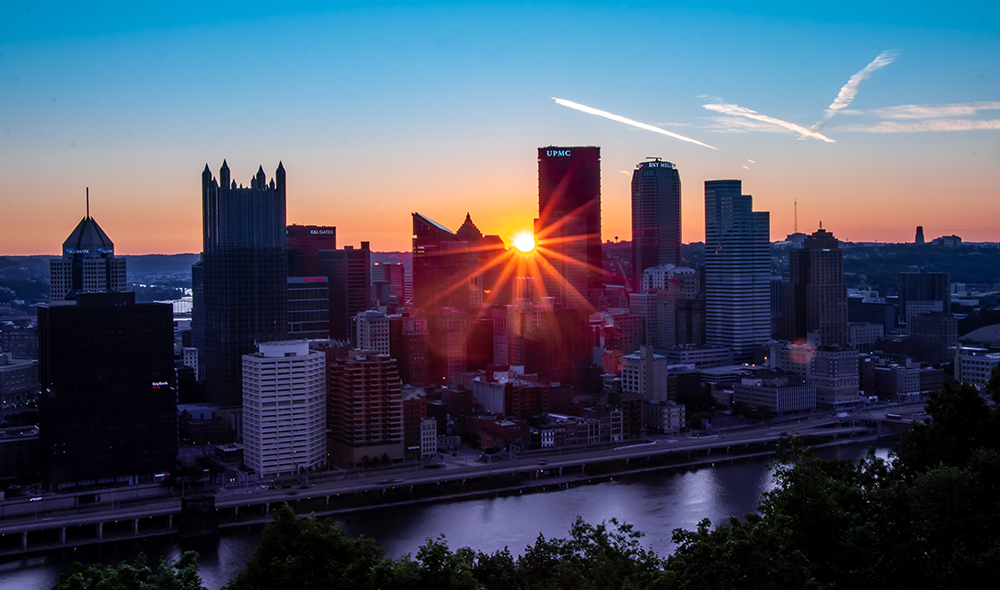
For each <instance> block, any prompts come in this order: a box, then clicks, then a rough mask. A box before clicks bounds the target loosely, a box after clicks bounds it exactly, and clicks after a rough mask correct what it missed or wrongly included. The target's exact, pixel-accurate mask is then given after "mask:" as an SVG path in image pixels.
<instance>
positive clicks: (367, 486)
mask: <svg viewBox="0 0 1000 590" xmlns="http://www.w3.org/2000/svg"><path fill="white" fill-rule="evenodd" d="M922 411H923V404H922V403H919V404H907V405H896V406H879V407H877V408H869V409H867V410H862V411H856V412H854V413H850V414H848V416H849V417H852V418H854V419H855V421H856V422H858V423H859V425H860V422H861V420H862V418H864V419H868V420H878V419H882V420H884V419H885V414H886V413H895V414H900V415H902V416H904V419H905V420H909V419H913V418H917V419H919V418H920V416H917V414H919V413H920V412H922ZM842 423H843V420H842V419H841V418H840V417H838V416H836V415H834V414H831V413H826V414H819V413H814V414H809V415H803V416H791V417H783V418H778V419H776V420H775V421H773V422H770V423H766V424H758V425H753V426H750V427H738V428H731V429H727V430H720V431H718V432H717V433H716V434H712V435H708V436H700V437H695V436H690V435H688V434H679V435H674V436H673V437H671V436H667V435H658V436H652V437H646V438H645V439H643V440H630V441H625V442H623V443H620V444H617V445H612V444H611V443H605V444H604V445H602V446H601V447H586V448H577V449H570V450H567V449H563V450H551V451H544V452H540V451H534V452H531V453H528V454H525V455H520V456H518V458H517V459H509V460H503V461H495V462H493V463H490V464H486V463H483V462H481V461H480V460H478V458H479V452H478V451H474V450H472V449H468V448H465V449H463V450H462V451H459V452H458V453H457V456H454V457H452V456H447V457H446V458H445V460H444V461H443V465H441V463H442V462H440V461H435V462H433V463H432V464H436V465H441V466H440V467H437V468H428V467H426V466H421V465H420V464H414V463H409V464H404V465H397V466H392V467H387V468H379V469H375V470H369V471H366V472H344V471H329V472H320V473H314V474H311V476H310V484H309V485H308V486H301V485H298V484H290V483H287V482H286V483H284V486H285V487H279V488H278V489H272V488H271V487H270V486H267V487H261V486H260V485H252V486H248V487H236V488H226V487H220V486H214V485H211V486H205V487H202V488H200V489H196V490H194V493H199V494H202V493H209V494H214V495H215V502H216V508H233V507H241V506H247V505H259V504H263V503H277V502H285V501H294V500H305V499H310V498H318V497H326V496H335V495H343V494H354V493H355V492H367V491H370V490H374V489H385V488H391V487H397V486H399V487H402V486H412V485H418V484H437V483H441V482H445V481H455V480H463V479H469V478H477V477H483V476H486V475H501V474H508V473H525V472H529V471H549V472H552V471H553V470H557V471H558V470H560V469H561V468H566V467H573V466H579V465H586V464H588V463H595V462H599V461H607V460H616V459H617V460H626V461H627V460H630V459H638V458H645V457H649V456H652V455H660V454H665V453H669V452H678V451H703V450H709V452H710V453H711V450H710V449H718V448H723V449H724V448H726V447H729V446H739V445H747V444H754V443H761V442H767V441H772V440H775V439H777V438H780V437H782V436H788V435H794V434H801V435H806V434H811V433H822V432H826V433H830V432H831V427H832V426H833V425H835V424H842ZM836 432H837V433H838V434H841V435H849V434H851V433H852V429H851V428H840V429H837V430H836ZM584 471H586V468H585V467H584ZM279 483H280V482H279ZM162 489H163V492H162V494H159V495H157V496H152V497H145V498H142V497H138V494H136V495H135V497H134V499H132V500H126V501H119V502H117V503H113V504H111V505H109V504H107V503H102V504H95V505H91V506H85V507H74V508H68V507H67V506H65V505H64V504H62V505H60V504H61V503H58V502H53V500H57V499H58V496H52V497H45V498H43V501H38V502H37V503H33V505H32V504H27V505H24V502H26V500H24V501H21V502H20V503H21V504H22V507H23V508H26V509H27V510H23V511H22V513H21V514H11V512H14V511H13V510H9V511H8V512H7V514H5V515H4V518H3V521H2V523H0V535H6V534H11V533H19V532H23V531H31V530H40V529H50V528H54V527H71V526H78V525H86V524H93V523H98V522H110V521H115V520H132V519H141V518H148V517H155V516H166V515H170V514H177V513H179V512H180V504H181V498H180V497H179V496H178V495H176V494H175V493H173V492H172V491H170V490H167V489H166V488H162ZM155 491H157V490H154V489H149V490H148V492H149V493H152V492H155ZM123 492H127V491H126V490H117V491H116V493H119V494H121V493H123ZM189 493H190V492H189ZM10 503H11V501H8V502H6V503H5V504H10ZM52 504H55V505H56V509H54V510H48V509H46V505H52ZM11 508H13V507H12V506H11ZM32 509H37V510H32Z"/></svg>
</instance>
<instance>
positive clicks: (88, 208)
mask: <svg viewBox="0 0 1000 590" xmlns="http://www.w3.org/2000/svg"><path fill="white" fill-rule="evenodd" d="M87 219H90V187H89V186H88V187H87Z"/></svg>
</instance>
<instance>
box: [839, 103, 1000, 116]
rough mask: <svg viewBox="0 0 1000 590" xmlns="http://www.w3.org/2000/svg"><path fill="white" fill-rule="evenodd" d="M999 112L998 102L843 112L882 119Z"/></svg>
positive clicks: (902, 106) (921, 105) (920, 105)
mask: <svg viewBox="0 0 1000 590" xmlns="http://www.w3.org/2000/svg"><path fill="white" fill-rule="evenodd" d="M992 110H1000V102H965V103H953V104H904V105H899V106H894V107H884V108H881V109H870V110H865V111H856V110H844V111H842V112H843V113H844V114H848V113H849V114H852V115H876V116H878V117H882V118H883V119H937V118H944V117H974V116H976V115H978V114H979V111H992Z"/></svg>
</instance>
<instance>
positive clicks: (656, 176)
mask: <svg viewBox="0 0 1000 590" xmlns="http://www.w3.org/2000/svg"><path fill="white" fill-rule="evenodd" d="M661 264H673V265H674V266H680V264H681V176H680V174H679V173H678V172H677V168H676V167H675V166H674V165H673V164H671V163H670V162H663V161H661V160H660V159H659V158H656V159H655V160H654V161H652V162H642V163H640V164H639V165H638V166H636V167H635V172H633V173H632V271H633V273H634V275H633V277H632V279H633V280H634V281H635V283H636V284H637V285H638V284H639V282H640V281H642V279H643V271H645V270H646V269H647V268H650V267H654V266H659V265H661Z"/></svg>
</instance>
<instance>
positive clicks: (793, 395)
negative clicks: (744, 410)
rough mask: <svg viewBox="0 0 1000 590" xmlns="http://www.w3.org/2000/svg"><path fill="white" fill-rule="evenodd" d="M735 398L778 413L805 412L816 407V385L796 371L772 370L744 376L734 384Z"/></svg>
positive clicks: (751, 405)
mask: <svg viewBox="0 0 1000 590" xmlns="http://www.w3.org/2000/svg"><path fill="white" fill-rule="evenodd" d="M733 397H734V401H737V402H743V403H744V404H746V405H748V406H750V407H766V408H768V409H769V410H771V411H772V412H774V413H775V414H786V413H789V412H804V411H809V410H812V409H814V408H815V407H816V388H815V387H814V386H812V385H807V384H805V383H802V381H801V379H800V378H799V377H798V376H796V375H794V374H778V373H770V374H766V375H760V376H758V377H751V378H744V379H742V380H740V382H739V383H737V384H735V385H734V386H733Z"/></svg>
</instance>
